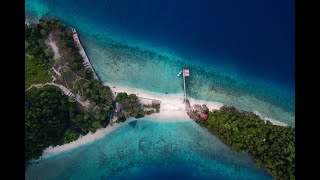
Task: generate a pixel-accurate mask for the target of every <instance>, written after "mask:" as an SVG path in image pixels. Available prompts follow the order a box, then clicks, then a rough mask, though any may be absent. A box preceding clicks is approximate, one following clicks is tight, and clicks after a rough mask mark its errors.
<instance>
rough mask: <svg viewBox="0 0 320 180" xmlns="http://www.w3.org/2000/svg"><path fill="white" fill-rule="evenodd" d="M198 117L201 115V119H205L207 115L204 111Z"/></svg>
mask: <svg viewBox="0 0 320 180" xmlns="http://www.w3.org/2000/svg"><path fill="white" fill-rule="evenodd" d="M200 117H201V119H202V120H207V118H208V115H207V114H205V113H202V114H201V115H200Z"/></svg>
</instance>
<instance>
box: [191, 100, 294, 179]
mask: <svg viewBox="0 0 320 180" xmlns="http://www.w3.org/2000/svg"><path fill="white" fill-rule="evenodd" d="M196 122H198V123H199V124H201V125H202V126H204V127H206V128H208V129H209V130H210V131H211V132H213V133H214V134H216V135H218V136H219V137H220V138H221V139H222V140H223V141H224V142H225V143H227V144H229V145H230V146H231V147H232V148H233V149H235V150H236V151H238V152H243V153H248V154H250V155H251V156H252V157H253V158H254V160H255V161H256V163H257V164H258V165H259V166H261V167H264V168H266V169H267V170H268V171H269V172H271V173H272V175H273V176H274V177H275V178H276V179H295V148H294V147H295V129H294V128H293V127H290V126H288V127H281V126H275V125H272V123H270V122H268V121H267V123H265V122H264V120H262V119H261V118H260V117H259V116H257V115H256V114H254V113H251V112H245V111H239V110H237V109H236V108H234V107H227V106H224V107H222V108H221V109H220V110H214V111H212V112H209V116H208V119H207V120H206V121H201V120H197V121H196Z"/></svg>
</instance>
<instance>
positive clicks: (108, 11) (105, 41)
mask: <svg viewBox="0 0 320 180" xmlns="http://www.w3.org/2000/svg"><path fill="white" fill-rule="evenodd" d="M202 1H205V0H201V2H202ZM150 2H151V1H148V0H130V1H129V0H105V1H101V0H100V1H96V0H91V1H85V0H78V1H75V0H68V1H65V0H27V1H26V19H27V20H31V21H35V20H36V19H38V18H40V17H41V16H42V15H49V16H54V17H57V18H59V19H60V20H62V21H63V22H64V23H65V24H66V25H68V26H71V27H74V28H76V29H77V31H78V33H79V36H80V38H81V41H82V43H83V46H84V48H85V50H86V52H87V54H88V56H89V59H90V60H91V62H92V65H93V67H94V68H95V70H96V72H97V74H98V76H99V77H100V79H101V80H102V81H103V82H104V83H114V84H116V85H123V86H128V87H133V88H140V89H144V90H148V91H152V92H159V93H182V92H183V87H182V80H181V77H180V78H179V77H177V74H178V72H179V71H180V70H181V69H182V68H183V67H185V68H189V69H190V72H191V76H190V77H188V78H187V90H188V96H189V97H193V98H196V99H202V100H208V101H217V102H221V103H223V104H227V105H233V106H236V107H237V108H239V109H242V110H247V111H258V112H259V113H260V114H262V115H264V116H266V117H270V118H274V119H277V120H279V121H282V122H285V123H287V124H290V125H292V126H294V125H295V113H294V110H295V102H294V96H295V93H294V53H292V52H294V48H292V46H294V38H293V39H292V36H293V35H294V33H293V32H292V31H291V30H290V27H291V26H292V27H294V21H293V23H292V19H293V18H288V19H286V18H281V17H278V15H277V13H278V10H279V8H278V9H277V8H276V5H275V4H280V5H279V6H284V7H285V9H284V10H281V12H285V11H291V9H292V4H291V3H289V4H286V1H281V2H272V0H270V1H263V2H260V1H259V2H260V3H261V4H260V5H259V3H255V2H249V1H248V3H247V4H246V3H244V2H243V1H237V0H235V1H233V0H231V1H230V2H232V3H228V2H229V1H228V2H227V1H207V2H202V3H195V2H198V1H192V2H191V1H188V0H185V1H183V2H180V3H179V1H166V0H162V1H157V0H154V1H152V2H153V3H154V4H155V5H152V3H150ZM208 2H209V4H208ZM224 2H225V3H226V4H223V3H224ZM246 2H247V1H246ZM269 2H270V3H269ZM210 3H213V4H214V3H218V4H214V6H213V5H212V4H211V5H210ZM219 3H221V4H219ZM186 4H187V5H186ZM201 4H202V5H201ZM184 6H188V7H184ZM201 6H203V7H201ZM206 6H207V8H206ZM228 6H230V7H228ZM244 6H247V8H248V9H247V10H245V11H243V8H244ZM155 7H159V9H160V10H159V9H156V8H155ZM190 7H192V8H190ZM193 7H194V8H193ZM199 7H201V8H204V10H202V11H201V12H199V11H198V10H199ZM261 7H265V8H266V10H265V9H264V10H263V9H261ZM201 8H200V9H201ZM210 8H213V9H214V11H211V12H212V13H213V14H211V12H208V10H210ZM276 10H277V11H276ZM252 11H254V12H252ZM265 11H267V12H272V14H268V13H266V15H262V13H263V12H265ZM250 13H253V14H252V15H251V14H250ZM291 13H292V12H289V13H287V15H286V16H290V14H291ZM189 14H191V15H192V16H193V17H190V16H188V15H189ZM221 14H222V15H223V16H221ZM242 14H244V15H243V16H248V17H243V18H242V19H241V18H240V19H239V18H238V17H240V16H242ZM197 15H199V16H200V15H206V16H205V17H201V18H198V17H197ZM159 16H161V17H162V19H161V18H159ZM292 16H293V15H292ZM172 17H174V18H172ZM185 17H187V18H185ZM216 17H217V18H216ZM249 17H250V18H251V17H253V18H256V17H257V18H259V17H262V19H263V20H262V21H261V20H260V19H253V20H252V19H251V20H249V21H246V19H250V18H249ZM268 18H271V19H269V20H268ZM270 21H271V22H274V24H276V25H279V26H280V25H283V26H285V25H288V27H289V29H288V27H285V28H280V27H278V26H274V27H272V28H270V27H269V25H270ZM261 23H262V24H265V25H262V24H261ZM232 24H236V27H234V26H233V25H232ZM255 24H257V26H261V27H258V28H257V27H254V26H255ZM200 27H202V28H200ZM235 30H238V31H239V32H235ZM280 31H281V32H280ZM259 33H260V34H259ZM283 33H284V34H285V35H283ZM276 41H278V42H276ZM239 42H240V43H239ZM292 54H293V55H292ZM25 175H26V179H272V177H270V176H269V175H268V174H267V173H266V172H265V171H264V170H262V169H261V168H258V167H257V166H256V165H255V163H254V162H253V160H252V159H251V158H250V157H249V156H247V155H245V154H238V153H235V152H233V151H231V150H230V148H228V147H227V146H226V145H225V144H223V143H222V142H221V141H220V140H219V139H218V138H217V137H215V136H213V135H211V134H210V133H208V132H207V131H206V130H204V129H202V128H201V127H200V126H198V125H197V124H195V123H194V122H192V121H190V122H173V123H160V122H158V121H153V120H152V119H148V118H144V120H138V121H135V120H130V121H127V122H125V123H124V124H123V125H121V126H120V127H119V128H118V129H116V130H115V131H113V132H112V133H110V134H109V135H106V136H105V137H103V138H101V139H100V140H97V141H94V142H92V143H90V144H87V145H84V146H81V147H79V148H76V149H73V150H70V151H67V152H64V153H61V154H58V155H53V156H51V157H47V158H43V159H41V160H38V161H35V162H34V163H33V164H31V165H30V166H28V167H27V169H26V173H25Z"/></svg>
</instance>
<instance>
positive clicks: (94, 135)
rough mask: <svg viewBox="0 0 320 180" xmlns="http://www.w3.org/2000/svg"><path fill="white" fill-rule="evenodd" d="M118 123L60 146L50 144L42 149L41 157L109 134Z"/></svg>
mask: <svg viewBox="0 0 320 180" xmlns="http://www.w3.org/2000/svg"><path fill="white" fill-rule="evenodd" d="M119 125H120V124H113V125H112V126H111V125H108V126H107V127H106V128H100V129H98V130H97V131H96V132H95V133H91V132H89V133H88V134H87V135H84V136H81V137H80V138H78V139H77V140H75V141H73V142H70V143H68V144H64V145H61V146H55V147H52V146H50V147H48V148H46V149H45V150H43V153H42V156H41V157H42V158H43V157H47V156H50V155H54V154H58V153H61V152H64V151H67V150H71V149H73V148H76V147H79V146H81V145H84V144H88V143H90V142H93V141H95V140H97V139H100V138H102V137H104V136H105V135H106V134H109V133H110V132H112V131H114V130H115V129H117V128H118V127H119Z"/></svg>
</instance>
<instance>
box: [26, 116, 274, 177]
mask: <svg viewBox="0 0 320 180" xmlns="http://www.w3.org/2000/svg"><path fill="white" fill-rule="evenodd" d="M25 177H26V179H143V178H144V179H161V177H162V178H169V179H178V178H179V179H181V178H182V179H272V177H270V175H268V174H267V173H266V171H264V170H263V169H261V168H258V167H257V166H256V165H255V164H254V162H253V160H252V159H251V158H250V157H249V156H247V155H246V154H239V153H235V152H233V151H231V150H230V148H228V147H227V146H226V145H224V144H223V143H222V142H221V141H220V140H219V139H218V138H217V137H215V136H212V135H211V134H210V133H209V132H208V131H207V130H205V129H203V128H202V127H200V126H199V125H197V124H196V123H194V122H193V121H184V122H174V121H173V122H159V121H155V120H150V119H148V118H143V119H139V120H136V119H131V120H128V121H126V122H125V123H124V124H122V125H121V126H120V127H119V128H118V129H116V130H114V131H113V132H111V133H110V134H108V135H106V136H105V137H103V138H101V139H99V140H96V141H94V142H92V143H90V144H87V145H84V146H81V147H79V148H76V149H73V150H69V151H67V152H63V153H61V154H58V155H53V156H51V157H47V158H43V159H41V160H38V161H37V163H33V164H31V165H30V166H28V167H27V169H26V174H25ZM155 177H157V178H155Z"/></svg>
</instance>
